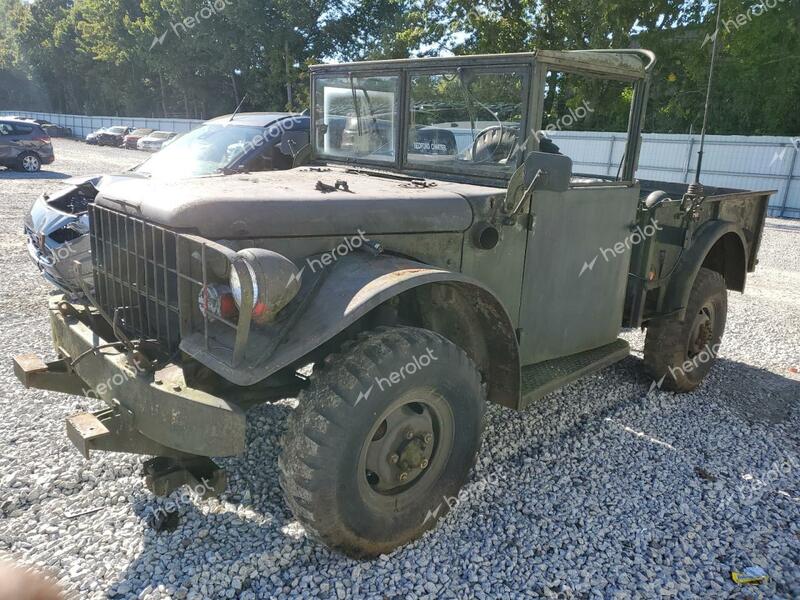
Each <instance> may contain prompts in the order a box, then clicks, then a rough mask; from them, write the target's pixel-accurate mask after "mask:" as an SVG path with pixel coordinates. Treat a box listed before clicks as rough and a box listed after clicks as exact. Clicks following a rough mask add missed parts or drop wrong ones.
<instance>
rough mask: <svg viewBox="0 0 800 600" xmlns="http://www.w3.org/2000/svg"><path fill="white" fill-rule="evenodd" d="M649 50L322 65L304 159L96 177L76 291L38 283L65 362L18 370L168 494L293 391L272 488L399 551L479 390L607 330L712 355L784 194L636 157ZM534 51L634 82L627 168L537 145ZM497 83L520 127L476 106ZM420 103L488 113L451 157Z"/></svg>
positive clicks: (487, 101) (516, 401)
mask: <svg viewBox="0 0 800 600" xmlns="http://www.w3.org/2000/svg"><path fill="white" fill-rule="evenodd" d="M654 64H655V56H654V55H653V54H652V53H650V52H648V51H646V50H620V51H614V50H604V51H573V52H557V51H552V50H541V51H537V52H534V53H524V54H511V55H495V56H454V57H447V58H435V59H422V60H419V59H417V60H414V59H408V60H392V61H386V62H376V61H370V62H366V63H363V64H358V63H356V64H338V65H335V64H330V65H318V66H315V67H312V69H311V89H312V90H314V91H315V93H313V94H312V96H311V97H312V102H313V103H314V106H313V108H312V111H311V114H312V120H313V121H312V124H311V131H312V132H313V135H312V136H311V139H312V144H311V149H310V156H311V159H312V160H313V163H312V164H311V165H309V166H304V167H300V168H296V169H292V170H290V171H286V172H268V173H248V174H242V175H233V176H231V177H213V176H212V177H205V178H203V179H202V180H201V179H197V178H195V179H190V180H182V181H168V182H165V181H164V180H159V179H158V178H155V177H152V178H120V179H118V180H116V181H114V182H108V184H107V185H104V186H103V188H102V189H101V191H100V193H99V194H98V195H97V196H96V197H95V199H94V203H93V204H92V206H91V208H90V222H91V227H92V231H91V237H92V244H93V247H94V248H95V249H96V252H94V253H93V255H92V265H93V271H94V277H95V284H96V293H95V295H94V297H93V302H92V304H91V305H90V304H87V303H80V302H69V301H66V300H65V299H64V298H62V297H58V296H56V297H53V298H51V299H50V305H49V314H50V329H51V331H52V335H53V345H54V348H55V349H56V351H57V353H58V359H57V360H54V361H53V362H51V363H45V362H44V361H43V360H42V359H41V358H38V357H36V356H31V355H24V356H20V357H18V358H17V359H16V365H15V372H16V373H17V376H18V377H19V379H20V380H21V381H22V382H23V383H24V384H25V385H26V386H29V387H36V388H41V389H45V390H47V389H49V390H61V391H65V392H70V393H76V390H77V391H78V392H79V391H80V390H84V391H83V394H84V395H88V392H87V390H92V391H93V392H92V393H93V395H94V396H95V397H98V396H99V397H100V398H101V399H102V400H103V401H104V402H105V403H106V405H107V406H106V407H105V409H104V410H101V411H97V412H93V413H83V414H79V415H75V416H73V417H70V418H69V419H67V433H68V437H69V439H70V440H71V441H72V443H73V444H74V445H75V446H76V447H77V448H78V450H79V451H80V452H81V454H82V455H83V456H84V457H88V456H89V455H90V453H91V452H93V451H119V452H129V453H138V454H142V455H150V456H156V457H157V458H154V459H152V460H149V461H147V462H146V463H145V473H146V479H145V482H146V484H147V486H148V487H149V489H151V490H152V491H153V492H154V493H157V494H161V495H167V494H170V493H171V492H173V491H175V490H176V489H177V488H179V487H180V486H182V485H184V484H187V483H191V484H192V485H194V484H195V482H199V481H201V480H202V481H204V482H205V483H207V486H206V487H205V491H206V492H207V493H209V494H219V493H221V492H223V491H224V489H225V480H226V479H225V474H224V471H223V469H221V468H220V467H219V466H217V465H216V464H215V463H214V462H213V461H212V460H211V459H209V458H208V457H216V456H221V457H226V456H241V455H243V454H244V453H245V452H246V448H247V440H248V439H252V438H253V437H256V438H258V437H259V436H260V435H262V433H261V432H259V431H258V429H257V428H258V427H259V423H263V419H261V420H259V419H257V418H255V416H254V414H253V411H249V410H248V409H250V408H251V407H253V406H255V405H257V404H259V403H267V402H270V401H277V400H280V399H283V398H287V397H297V398H298V405H297V407H296V408H295V409H294V410H293V411H290V414H289V416H288V423H287V424H286V425H285V426H281V427H280V429H281V430H282V431H283V432H284V434H283V438H282V440H283V441H282V443H283V448H282V451H281V456H280V457H279V459H278V470H279V473H280V475H279V483H280V487H281V488H282V490H283V493H284V498H285V501H286V504H287V505H288V507H289V508H290V509H291V510H292V512H293V513H294V516H295V518H296V519H297V521H298V522H299V523H300V524H301V525H302V526H303V528H304V530H305V531H306V532H308V533H309V534H310V535H311V536H312V537H313V538H314V539H316V540H318V541H321V542H322V543H324V544H327V545H328V546H330V547H332V548H334V549H336V550H337V551H340V552H343V553H346V554H349V555H352V556H355V557H375V556H378V555H381V554H388V553H390V552H392V551H393V550H394V549H395V548H397V547H398V546H401V545H403V544H407V543H409V542H410V541H412V540H414V539H417V538H419V537H420V536H421V535H422V534H423V533H424V532H425V531H427V530H429V529H431V528H433V527H434V526H435V525H436V523H437V522H438V521H439V520H440V519H441V518H442V517H443V516H444V515H445V514H446V513H447V512H448V509H449V508H452V507H453V506H454V505H455V504H456V503H457V499H458V498H460V497H461V496H462V494H463V492H462V491H461V488H462V486H463V485H464V484H465V482H466V481H467V480H468V479H469V476H470V472H471V469H472V468H473V466H474V465H475V462H476V460H477V455H478V451H479V449H480V446H481V443H482V437H483V429H484V425H485V420H486V405H487V403H489V402H491V403H493V404H496V405H499V406H501V407H505V408H506V409H512V410H524V409H526V408H528V407H530V408H531V409H532V410H536V409H537V407H538V406H540V405H541V404H540V403H541V401H542V398H543V397H544V396H545V395H547V394H549V393H551V392H553V391H555V390H557V389H559V388H562V387H564V386H566V385H567V384H569V383H570V382H573V381H575V380H577V379H579V378H581V377H584V376H587V375H589V374H592V373H596V372H597V371H599V370H601V369H603V368H605V367H607V366H609V365H611V364H613V363H616V362H618V361H621V360H624V359H626V357H628V356H629V353H630V347H629V345H628V343H627V342H626V341H625V340H624V339H621V338H620V337H619V333H620V329H621V328H623V327H624V328H633V329H639V328H647V335H646V339H645V342H644V352H643V353H644V365H645V367H646V369H647V371H648V373H649V375H650V376H651V377H652V378H653V379H654V382H659V385H663V386H664V387H669V388H670V389H673V390H677V391H688V390H692V389H694V388H696V387H697V386H698V385H700V383H701V382H702V381H703V380H704V378H705V377H706V375H707V374H708V372H709V370H710V369H711V367H712V365H713V363H714V360H715V359H716V356H717V352H718V350H719V348H720V343H721V340H722V337H723V333H724V330H725V321H726V313H727V309H728V304H727V299H728V291H729V290H733V291H738V292H743V291H744V290H745V284H746V280H747V274H748V273H750V272H753V271H754V270H755V269H756V265H757V264H758V251H759V246H760V243H761V240H762V237H763V230H764V222H765V217H766V214H767V206H768V203H769V198H770V195H771V194H772V193H774V192H773V191H769V190H764V191H733V190H719V189H712V188H705V189H703V188H702V186H700V185H692V186H691V187H690V188H688V189H687V187H686V186H685V185H680V184H674V183H661V182H650V183H646V184H645V183H644V182H640V181H637V180H636V178H635V173H636V170H637V164H638V159H639V155H640V152H639V150H640V145H641V130H642V125H643V123H644V122H645V119H644V117H645V110H646V107H647V90H648V87H649V81H650V80H651V78H652V76H653V66H654ZM548 69H563V70H564V71H565V72H568V73H570V75H574V76H576V77H584V78H588V79H591V81H592V82H598V83H604V82H612V81H618V80H624V81H626V82H631V86H632V88H633V90H635V91H634V93H633V96H632V100H631V107H630V111H629V113H628V114H629V115H630V117H629V123H628V127H627V132H628V133H627V134H626V144H627V146H626V147H627V151H626V152H625V156H624V157H622V160H621V165H620V167H619V174H618V175H617V174H614V175H591V174H581V173H578V172H575V171H574V170H573V163H572V160H571V159H570V158H569V157H568V156H565V155H562V154H554V153H552V152H542V151H541V146H540V144H539V140H538V139H537V138H538V135H539V134H541V132H540V131H537V129H538V127H539V126H540V125H539V124H538V123H537V120H539V119H541V115H542V112H541V111H542V106H543V104H544V100H545V98H546V97H547V94H548V86H549V81H548V80H547V79H546V78H545V77H544V76H540V77H532V76H531V74H536V73H539V74H544V73H545V72H547V70H548ZM418 81H419V82H422V83H421V84H420V85H417V84H416V82H418ZM426 82H427V83H426ZM597 87H601V86H597ZM602 89H607V88H606V87H605V86H602ZM550 93H552V91H551V92H550ZM510 94H512V95H513V96H511V98H512V99H513V102H514V103H515V104H514V106H518V109H515V111H514V114H515V115H516V119H517V120H516V122H517V124H518V125H520V124H521V123H526V124H527V123H533V127H534V129H533V130H532V131H531V134H530V135H529V136H527V135H526V136H525V137H524V138H523V136H522V135H521V132H522V131H524V130H525V129H527V127H528V126H527V125H526V126H524V127H523V126H519V127H517V128H509V127H508V126H507V124H506V123H504V122H502V121H501V120H500V119H499V118H497V116H496V115H497V113H496V111H495V110H494V109H493V108H490V107H495V106H500V105H503V104H504V103H506V102H508V100H509V97H510ZM431 97H432V98H431ZM610 97H611V98H615V97H616V96H610ZM425 99H433V100H436V101H437V102H440V103H443V104H447V106H448V108H449V110H448V113H449V114H448V116H447V119H445V120H442V121H439V122H437V123H433V125H436V127H437V129H439V130H441V131H445V130H447V124H448V123H452V122H460V121H473V122H474V121H476V117H477V116H479V115H477V114H476V113H479V112H480V113H484V114H486V115H487V118H488V116H491V117H493V119H492V120H495V121H496V123H495V124H494V125H490V126H489V127H486V128H485V129H478V128H475V127H473V128H472V129H473V132H472V134H471V135H472V136H473V139H472V143H471V144H469V145H466V144H465V150H464V151H463V152H460V153H458V152H455V153H454V152H451V149H452V148H454V147H457V145H456V144H454V143H453V140H454V138H452V137H450V136H446V137H447V138H448V139H450V142H445V141H443V140H445V136H443V135H442V136H439V134H438V133H437V134H436V135H431V136H428V137H427V138H425V137H423V141H422V142H420V143H418V144H415V143H414V142H413V140H415V139H419V138H418V137H417V136H416V135H415V134H416V133H417V132H419V131H423V130H425V128H427V127H429V126H430V125H431V123H422V122H419V121H415V116H416V115H415V113H414V110H415V109H414V107H415V106H418V105H419V103H420V101H421V100H425ZM465 100H466V101H465ZM378 108H381V113H380V114H382V115H386V114H387V110H388V112H389V113H390V115H391V118H386V119H385V121H386V125H385V127H384V125H381V126H380V128H376V127H373V125H374V124H375V122H376V117H375V115H376V114H378V112H377V110H376V109H378ZM343 115H346V116H351V115H352V116H353V117H355V118H356V119H357V122H356V125H357V126H356V127H355V128H354V130H353V132H352V134H351V135H350V139H344V140H343V139H342V136H334V135H333V134H334V132H332V131H331V129H330V128H329V118H331V117H336V116H343ZM455 117H457V118H455ZM221 127H222V129H221V130H220V131H219V132H217V133H218V134H219V135H221V136H223V137H226V136H227V135H228V132H226V131H225V129H227V127H226V125H225V123H224V122H223V123H222V124H221ZM190 135H191V134H187V137H188V136H190ZM425 135H427V134H425ZM509 138H515V139H516V143H514V144H512V143H509ZM409 142H411V143H409ZM180 143H181V140H178V141H176V142H175V144H174V145H173V146H172V147H170V148H167V149H165V151H164V154H166V153H168V152H169V151H171V150H173V148H174V149H177V146H178V145H179V144H180ZM287 144H288V141H287ZM337 144H341V146H338V147H337ZM386 144H388V148H387V147H386ZM342 146H344V147H342ZM191 147H193V148H197V146H196V145H193V146H191ZM509 147H512V148H513V150H512V151H508V149H509ZM301 155H302V153H301ZM157 156H159V155H157ZM215 164H219V163H215ZM654 168H657V167H653V166H652V165H650V166H649V167H648V169H654ZM634 240H638V241H634ZM601 255H602V256H603V258H602V259H601V258H600V256H601ZM754 325H755V326H761V324H760V323H754ZM98 348H103V350H102V351H97V349H98ZM309 365H313V370H311V371H308V370H306V367H308V366H309ZM116 380H119V381H120V382H121V383H120V384H119V385H113V386H109V385H108V384H107V382H109V381H116ZM711 385H713V382H711ZM101 387H102V391H100V390H101ZM600 387H601V388H602V385H600ZM568 395H569V394H565V397H566V396H568ZM561 401H563V399H562V398H559V399H558V402H561ZM576 401H580V398H576ZM254 428H255V430H254ZM43 435H45V434H43ZM535 443H536V441H535V440H532V441H531V444H532V445H535ZM501 450H502V449H501ZM532 452H533V453H534V454H535V450H533V451H532ZM493 453H494V450H490V451H489V452H487V453H486V455H487V456H489V455H492V454H493ZM258 466H259V465H256V467H257V468H258ZM242 475H243V476H245V477H246V473H245V474H242ZM508 476H509V477H511V475H510V474H508ZM576 485H582V484H580V483H578V484H576ZM497 497H498V498H500V499H502V498H503V494H502V492H498V494H497ZM531 501H532V502H535V501H536V499H535V498H533V499H532V500H531ZM543 530H544V529H543ZM545 541H546V540H545Z"/></svg>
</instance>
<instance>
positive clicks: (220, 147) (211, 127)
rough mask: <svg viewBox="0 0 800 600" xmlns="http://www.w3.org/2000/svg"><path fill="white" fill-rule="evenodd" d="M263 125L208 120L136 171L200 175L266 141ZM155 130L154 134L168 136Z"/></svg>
mask: <svg viewBox="0 0 800 600" xmlns="http://www.w3.org/2000/svg"><path fill="white" fill-rule="evenodd" d="M264 134H265V129H264V128H263V127H248V126H243V125H229V124H219V123H213V124H207V125H203V126H202V127H199V128H197V129H195V130H193V131H190V132H189V133H186V134H184V135H182V136H181V137H179V138H176V139H175V141H174V142H172V143H171V144H169V145H168V146H165V147H164V148H163V149H162V150H161V151H160V152H159V153H158V154H154V155H153V156H152V157H151V158H149V159H147V160H146V161H145V162H143V163H142V164H141V165H139V166H138V167H136V168H135V169H134V171H136V172H137V173H143V174H145V175H151V176H153V177H197V176H200V175H210V174H212V173H216V172H217V171H219V170H220V169H222V168H224V167H227V166H228V165H230V164H231V163H232V162H234V161H235V160H237V159H238V158H240V157H241V156H242V155H243V154H245V152H247V151H249V150H252V149H253V148H256V147H258V146H261V145H262V144H263V143H264ZM167 135H168V134H166V133H163V132H162V133H160V134H159V133H154V134H153V135H152V137H159V138H160V137H167Z"/></svg>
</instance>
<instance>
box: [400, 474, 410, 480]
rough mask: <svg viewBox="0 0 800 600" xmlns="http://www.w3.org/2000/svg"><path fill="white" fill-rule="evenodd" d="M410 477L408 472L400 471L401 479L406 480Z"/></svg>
mask: <svg viewBox="0 0 800 600" xmlns="http://www.w3.org/2000/svg"><path fill="white" fill-rule="evenodd" d="M406 479H408V473H400V481H405V480H406Z"/></svg>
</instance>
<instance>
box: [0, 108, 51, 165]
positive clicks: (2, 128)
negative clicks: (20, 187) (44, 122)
mask: <svg viewBox="0 0 800 600" xmlns="http://www.w3.org/2000/svg"><path fill="white" fill-rule="evenodd" d="M54 160H55V154H53V145H52V144H51V143H50V136H49V135H47V133H45V131H44V129H42V128H41V126H39V125H37V124H36V123H33V122H31V121H23V120H17V119H2V120H0V165H2V166H4V167H8V168H10V169H17V170H19V171H27V172H28V173H35V172H37V171H38V170H39V169H41V168H42V165H49V164H50V163H52V162H53V161H54Z"/></svg>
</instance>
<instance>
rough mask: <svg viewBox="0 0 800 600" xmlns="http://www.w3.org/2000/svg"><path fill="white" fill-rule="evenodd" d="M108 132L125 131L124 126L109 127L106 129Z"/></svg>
mask: <svg viewBox="0 0 800 600" xmlns="http://www.w3.org/2000/svg"><path fill="white" fill-rule="evenodd" d="M107 131H108V132H109V133H125V128H124V127H111V128H110V129H108V130H107Z"/></svg>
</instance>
